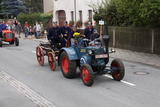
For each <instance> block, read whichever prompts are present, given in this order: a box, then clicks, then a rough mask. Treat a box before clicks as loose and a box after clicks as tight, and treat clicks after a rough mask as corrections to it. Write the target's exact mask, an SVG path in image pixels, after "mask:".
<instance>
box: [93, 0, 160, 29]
mask: <svg viewBox="0 0 160 107" xmlns="http://www.w3.org/2000/svg"><path fill="white" fill-rule="evenodd" d="M93 9H94V10H95V11H94V12H95V15H94V19H95V20H96V21H98V20H99V19H103V20H105V21H106V22H107V23H108V25H111V26H138V27H139V26H146V27H159V26H160V0H111V1H110V2H108V0H104V1H103V2H102V4H101V5H100V6H98V7H97V8H95V6H94V8H93Z"/></svg>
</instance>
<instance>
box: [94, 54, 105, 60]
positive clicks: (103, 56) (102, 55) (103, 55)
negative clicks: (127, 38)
mask: <svg viewBox="0 0 160 107" xmlns="http://www.w3.org/2000/svg"><path fill="white" fill-rule="evenodd" d="M95 57H96V58H97V59H98V58H108V55H107V54H101V55H96V56H95Z"/></svg>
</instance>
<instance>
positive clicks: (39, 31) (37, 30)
mask: <svg viewBox="0 0 160 107" xmlns="http://www.w3.org/2000/svg"><path fill="white" fill-rule="evenodd" d="M35 30H36V38H38V39H39V38H40V36H41V25H40V24H39V23H38V22H36V26H35Z"/></svg>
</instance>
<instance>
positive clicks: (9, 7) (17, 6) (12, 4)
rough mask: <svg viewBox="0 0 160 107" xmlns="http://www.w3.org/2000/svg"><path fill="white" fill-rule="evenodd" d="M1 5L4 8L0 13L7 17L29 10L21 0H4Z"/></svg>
mask: <svg viewBox="0 0 160 107" xmlns="http://www.w3.org/2000/svg"><path fill="white" fill-rule="evenodd" d="M0 6H1V9H2V10H1V12H0V14H1V15H3V16H6V17H7V18H8V17H11V16H17V15H18V14H19V13H26V12H27V10H26V6H25V5H24V2H23V1H20V0H3V1H2V2H1V4H0Z"/></svg>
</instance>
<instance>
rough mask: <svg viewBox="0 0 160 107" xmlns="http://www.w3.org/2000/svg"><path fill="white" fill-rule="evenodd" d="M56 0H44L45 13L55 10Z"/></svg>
mask: <svg viewBox="0 0 160 107" xmlns="http://www.w3.org/2000/svg"><path fill="white" fill-rule="evenodd" d="M53 3H54V0H43V6H44V13H48V12H53V8H54V7H53V6H54V4H53Z"/></svg>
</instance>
